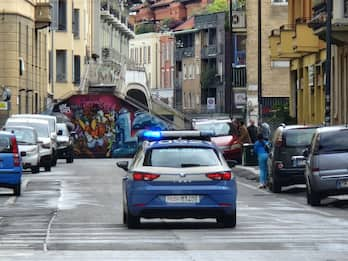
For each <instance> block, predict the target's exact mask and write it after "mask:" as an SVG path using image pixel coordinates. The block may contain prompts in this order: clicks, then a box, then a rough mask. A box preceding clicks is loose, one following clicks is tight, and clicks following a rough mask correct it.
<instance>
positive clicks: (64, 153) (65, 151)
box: [57, 147, 73, 159]
mask: <svg viewBox="0 0 348 261" xmlns="http://www.w3.org/2000/svg"><path fill="white" fill-rule="evenodd" d="M72 154H73V148H72V147H65V148H58V150H57V157H58V158H59V159H66V158H69V157H71V156H72Z"/></svg>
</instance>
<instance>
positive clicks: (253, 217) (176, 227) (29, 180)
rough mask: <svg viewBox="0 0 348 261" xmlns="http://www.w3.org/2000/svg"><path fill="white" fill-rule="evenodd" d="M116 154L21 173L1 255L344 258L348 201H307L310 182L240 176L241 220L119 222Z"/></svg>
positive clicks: (1, 237)
mask: <svg viewBox="0 0 348 261" xmlns="http://www.w3.org/2000/svg"><path fill="white" fill-rule="evenodd" d="M116 161H117V160H115V159H78V160H75V162H74V163H73V164H66V163H65V162H64V161H59V162H58V164H57V167H55V168H53V169H52V171H51V172H41V173H39V174H30V173H27V174H24V177H23V184H22V190H23V193H22V196H21V197H18V198H16V197H13V196H11V195H10V194H8V193H7V192H8V191H6V190H1V191H0V193H2V194H0V260H52V261H53V260H97V259H98V260H140V259H141V260H190V261H193V260H272V259H273V260H282V261H285V260H298V259H299V258H301V259H302V260H326V261H333V260H347V259H348V237H347V236H348V232H347V231H348V215H347V214H348V201H347V200H339V201H338V200H337V199H329V200H327V201H326V202H324V206H322V207H315V208H314V207H310V206H307V204H306V200H305V193H304V189H303V186H302V187H301V186H300V187H290V188H286V189H285V191H284V193H282V194H272V193H269V192H268V191H266V190H260V189H257V182H256V180H255V177H253V176H252V175H250V173H247V172H246V171H245V170H241V169H238V168H236V169H235V170H234V171H235V173H236V175H237V181H238V209H237V227H236V228H234V229H226V228H222V227H221V226H219V225H217V224H216V223H215V220H213V219H207V220H195V219H185V220H162V219H154V220H143V221H144V226H143V228H141V229H137V230H128V229H127V228H126V227H125V226H124V225H123V224H122V205H121V181H122V171H121V170H120V169H118V168H117V167H116V165H115V163H116Z"/></svg>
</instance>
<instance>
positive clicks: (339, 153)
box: [304, 126, 348, 206]
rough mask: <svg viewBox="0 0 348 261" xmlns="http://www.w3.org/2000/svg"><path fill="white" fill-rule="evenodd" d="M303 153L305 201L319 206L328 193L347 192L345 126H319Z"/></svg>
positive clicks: (347, 154)
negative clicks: (304, 160)
mask: <svg viewBox="0 0 348 261" xmlns="http://www.w3.org/2000/svg"><path fill="white" fill-rule="evenodd" d="M304 156H305V157H307V162H306V170H305V178H306V184H307V202H308V204H310V205H312V206H318V205H320V203H321V202H320V201H321V199H323V198H325V197H327V196H330V195H342V194H348V160H347V159H348V127H345V126H332V127H322V128H318V129H317V130H316V132H315V134H314V136H313V139H312V143H311V146H310V148H309V149H307V150H306V151H305V152H304Z"/></svg>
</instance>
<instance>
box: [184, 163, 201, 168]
mask: <svg viewBox="0 0 348 261" xmlns="http://www.w3.org/2000/svg"><path fill="white" fill-rule="evenodd" d="M200 166H201V165H200V164H196V163H183V164H181V167H182V168H189V167H200Z"/></svg>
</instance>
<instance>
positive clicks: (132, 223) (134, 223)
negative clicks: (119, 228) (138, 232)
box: [125, 211, 140, 228]
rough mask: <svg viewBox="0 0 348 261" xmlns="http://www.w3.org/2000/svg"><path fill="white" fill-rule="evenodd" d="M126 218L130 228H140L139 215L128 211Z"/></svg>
mask: <svg viewBox="0 0 348 261" xmlns="http://www.w3.org/2000/svg"><path fill="white" fill-rule="evenodd" d="M125 214H126V213H125ZM125 218H126V223H127V227H128V228H138V227H139V226H140V217H139V216H134V215H132V214H131V213H130V212H129V211H128V213H127V214H126V216H125Z"/></svg>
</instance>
